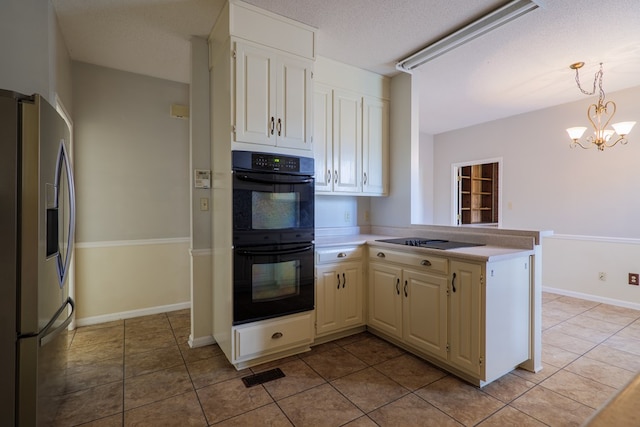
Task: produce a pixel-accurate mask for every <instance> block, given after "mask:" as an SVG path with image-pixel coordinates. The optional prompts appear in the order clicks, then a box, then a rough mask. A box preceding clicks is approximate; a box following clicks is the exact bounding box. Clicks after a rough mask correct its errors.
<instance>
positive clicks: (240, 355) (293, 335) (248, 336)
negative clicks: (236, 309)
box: [233, 311, 313, 359]
mask: <svg viewBox="0 0 640 427" xmlns="http://www.w3.org/2000/svg"><path fill="white" fill-rule="evenodd" d="M312 314H313V311H308V312H306V313H303V314H299V315H294V316H287V317H283V318H279V319H272V320H265V321H263V322H257V323H252V324H250V325H246V326H237V327H235V328H233V329H234V330H233V334H234V339H235V359H245V358H247V357H249V356H252V357H258V356H262V355H266V354H271V353H276V352H278V351H282V350H286V349H288V348H294V347H299V346H303V345H308V344H311V342H312V337H313V319H312Z"/></svg>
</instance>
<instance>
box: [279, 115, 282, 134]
mask: <svg viewBox="0 0 640 427" xmlns="http://www.w3.org/2000/svg"><path fill="white" fill-rule="evenodd" d="M281 133H282V120H280V119H278V136H280V134H281Z"/></svg>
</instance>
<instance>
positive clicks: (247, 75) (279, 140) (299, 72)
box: [233, 41, 313, 151]
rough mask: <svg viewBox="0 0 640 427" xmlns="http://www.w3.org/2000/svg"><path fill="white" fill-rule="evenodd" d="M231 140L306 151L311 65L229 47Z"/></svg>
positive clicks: (248, 46) (254, 48) (249, 46)
mask: <svg viewBox="0 0 640 427" xmlns="http://www.w3.org/2000/svg"><path fill="white" fill-rule="evenodd" d="M233 57H234V61H235V79H234V82H235V93H236V96H235V116H234V117H235V125H234V126H233V130H234V141H235V142H246V143H250V144H260V145H266V146H275V147H278V148H293V149H298V150H307V151H310V150H311V120H312V115H311V113H312V89H311V87H312V83H311V73H312V71H313V61H311V60H308V59H304V58H298V57H296V56H294V55H285V54H280V53H277V51H276V50H275V49H269V48H266V47H264V46H260V45H258V44H254V43H249V42H245V41H236V42H234V50H233Z"/></svg>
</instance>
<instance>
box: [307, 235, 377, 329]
mask: <svg viewBox="0 0 640 427" xmlns="http://www.w3.org/2000/svg"><path fill="white" fill-rule="evenodd" d="M363 252H364V248H363V247H362V246H347V247H338V248H327V249H320V250H317V251H316V322H315V326H316V328H315V334H316V340H318V339H321V338H322V337H323V336H328V335H329V334H331V337H332V339H333V338H336V337H337V336H336V334H339V333H340V332H348V334H351V333H353V328H356V327H362V326H364V324H365V315H364V314H365V313H364V300H365V298H364V289H363V262H364V258H363V255H362V254H363ZM362 329H364V328H362Z"/></svg>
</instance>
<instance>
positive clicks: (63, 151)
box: [55, 139, 76, 288]
mask: <svg viewBox="0 0 640 427" xmlns="http://www.w3.org/2000/svg"><path fill="white" fill-rule="evenodd" d="M69 160H70V159H69V154H68V153H67V147H66V146H65V143H64V139H62V140H60V149H59V151H58V162H57V165H56V175H55V180H56V182H55V187H56V188H57V189H59V188H60V178H61V175H62V168H63V164H64V168H65V172H66V174H65V175H66V178H67V187H68V189H69V211H70V212H69V230H68V231H69V232H68V234H67V243H66V245H67V250H66V251H65V252H64V259H62V256H61V255H60V254H59V255H58V262H57V266H58V281H59V284H60V288H63V287H64V283H65V281H66V279H67V275H68V274H69V264H70V263H71V254H72V253H73V244H74V241H75V229H76V192H75V186H74V180H73V170H72V169H71V163H70V161H69ZM58 203H60V201H59V200H58Z"/></svg>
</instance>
